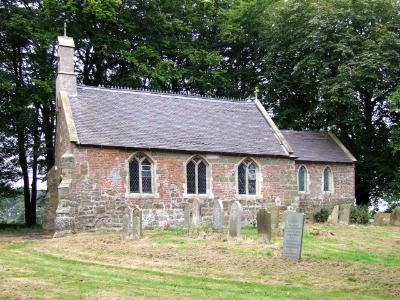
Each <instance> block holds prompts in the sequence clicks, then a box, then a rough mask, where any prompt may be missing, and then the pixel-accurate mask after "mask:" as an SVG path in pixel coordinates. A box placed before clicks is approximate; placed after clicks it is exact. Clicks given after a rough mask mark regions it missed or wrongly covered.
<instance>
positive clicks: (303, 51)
mask: <svg viewBox="0 0 400 300" xmlns="http://www.w3.org/2000/svg"><path fill="white" fill-rule="evenodd" d="M399 11H400V4H399V2H398V1H396V0H375V1H367V0H361V1H351V0H325V1H318V0H300V1H299V0H296V1H295V0H287V1H286V0H268V1H265V0H263V1H262V0H218V1H217V0H212V1H203V0H185V1H178V0H170V1H161V0H154V1H142V0H140V1H137V0H124V1H122V0H102V1H95V0H90V1H70V0H68V1H61V0H27V1H9V0H8V1H7V0H2V2H1V5H0V17H1V18H2V21H3V22H2V26H1V28H0V137H1V138H2V139H3V140H2V142H3V141H6V142H7V143H8V145H9V146H10V147H8V146H7V147H2V148H0V168H1V171H3V170H4V174H7V176H5V175H4V176H2V177H1V179H0V181H3V182H7V183H8V184H9V183H10V182H12V181H13V180H16V179H18V178H22V179H23V180H24V182H25V185H24V203H25V208H26V210H27V211H28V215H32V216H31V217H30V218H28V221H30V222H34V219H35V217H34V216H33V214H34V208H33V207H35V205H36V204H35V201H36V196H35V195H36V187H35V186H30V184H29V174H30V173H31V174H33V176H34V177H38V176H39V177H40V176H43V175H44V174H45V173H46V172H47V170H48V169H49V168H50V167H52V165H53V164H54V149H53V148H54V125H55V101H54V78H55V75H56V59H55V51H56V45H55V41H56V36H57V35H60V34H62V32H63V23H64V22H66V23H67V34H68V35H69V36H72V37H73V38H74V40H75V45H76V69H77V71H78V72H79V81H80V83H83V84H86V85H100V84H101V85H105V86H129V87H134V88H144V87H146V88H150V89H160V90H167V91H173V92H179V91H185V92H188V93H197V94H204V95H212V96H230V97H239V98H246V97H249V96H253V94H254V90H255V88H256V87H258V88H259V89H260V95H259V97H260V100H261V101H262V102H263V104H264V105H265V107H266V108H267V109H268V110H269V111H270V112H271V113H272V114H273V116H274V119H275V121H276V122H277V123H278V125H279V126H280V127H282V128H287V129H290V128H292V129H316V130H319V129H327V130H332V131H334V132H335V133H336V134H337V135H338V136H339V137H340V138H341V140H342V141H343V142H344V144H345V145H346V146H347V147H349V149H350V150H351V151H352V153H353V154H354V155H355V156H356V158H357V160H358V162H357V165H356V168H357V170H356V171H357V172H356V197H357V203H359V204H369V203H370V201H372V202H375V201H377V200H378V199H380V198H382V197H386V198H390V199H392V198H393V197H397V196H396V195H398V191H399V187H400V183H399V182H398V178H400V176H398V174H399V172H400V171H399V169H400V151H398V149H399V147H400V146H398V145H399V142H398V141H399V140H400V133H399V132H400V130H399V127H398V124H399V119H400V114H399V112H398V111H396V110H390V105H389V95H391V97H392V98H396V99H398V96H396V95H398V94H399V93H397V94H396V93H394V94H393V92H395V91H398V90H399V81H400V67H399V66H400V30H399V28H400V24H399V21H398V20H399V16H398V12H399ZM396 149H397V150H396ZM16 158H17V161H16ZM2 174H3V173H2ZM34 181H36V180H34ZM3 184H4V183H3ZM28 215H27V216H28ZM27 216H26V217H27Z"/></svg>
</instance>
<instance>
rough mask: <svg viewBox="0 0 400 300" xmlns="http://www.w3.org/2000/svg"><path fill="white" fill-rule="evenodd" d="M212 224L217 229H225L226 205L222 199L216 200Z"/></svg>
mask: <svg viewBox="0 0 400 300" xmlns="http://www.w3.org/2000/svg"><path fill="white" fill-rule="evenodd" d="M212 226H213V229H214V230H215V231H219V232H221V231H223V230H224V206H223V205H222V201H221V200H214V205H213V215H212Z"/></svg>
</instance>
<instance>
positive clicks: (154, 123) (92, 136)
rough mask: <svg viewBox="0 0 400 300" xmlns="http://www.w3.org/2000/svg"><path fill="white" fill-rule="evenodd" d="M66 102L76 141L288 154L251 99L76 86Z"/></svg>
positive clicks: (218, 151) (239, 152)
mask: <svg viewBox="0 0 400 300" xmlns="http://www.w3.org/2000/svg"><path fill="white" fill-rule="evenodd" d="M70 103H71V109H72V114H73V118H74V122H75V126H76V130H77V134H78V143H79V144H85V145H101V146H113V147H128V148H131V147H132V148H139V149H165V150H183V151H199V152H216V153H232V154H233V153H237V154H253V155H275V156H288V153H287V152H286V151H285V150H284V148H283V147H282V145H281V144H280V142H279V140H278V138H277V137H276V136H275V134H274V132H273V130H272V129H271V127H270V126H269V125H268V123H267V122H266V121H265V119H264V117H263V116H262V114H261V113H260V111H259V110H258V108H257V106H256V104H255V103H254V102H252V101H249V102H247V101H229V100H221V99H212V98H201V97H193V96H184V95H174V94H172V95H171V94H163V93H153V92H143V91H134V90H123V89H122V90H121V89H106V88H96V87H85V86H81V87H78V95H77V96H76V97H71V98H70Z"/></svg>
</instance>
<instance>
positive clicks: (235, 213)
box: [229, 201, 243, 237]
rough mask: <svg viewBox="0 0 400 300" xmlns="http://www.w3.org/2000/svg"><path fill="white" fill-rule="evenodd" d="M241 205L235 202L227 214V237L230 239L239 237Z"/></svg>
mask: <svg viewBox="0 0 400 300" xmlns="http://www.w3.org/2000/svg"><path fill="white" fill-rule="evenodd" d="M242 211H243V209H242V205H241V204H240V203H239V202H238V201H235V202H233V203H232V205H231V210H230V213H229V235H230V236H231V237H239V236H240V228H241V223H242Z"/></svg>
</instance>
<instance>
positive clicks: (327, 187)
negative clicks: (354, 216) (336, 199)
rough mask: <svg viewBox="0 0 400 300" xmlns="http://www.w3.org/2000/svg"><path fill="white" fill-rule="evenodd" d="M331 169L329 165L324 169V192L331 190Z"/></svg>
mask: <svg viewBox="0 0 400 300" xmlns="http://www.w3.org/2000/svg"><path fill="white" fill-rule="evenodd" d="M332 182H333V181H332V171H331V169H330V168H329V167H326V168H325V170H324V192H331V191H332V185H333V184H332Z"/></svg>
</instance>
